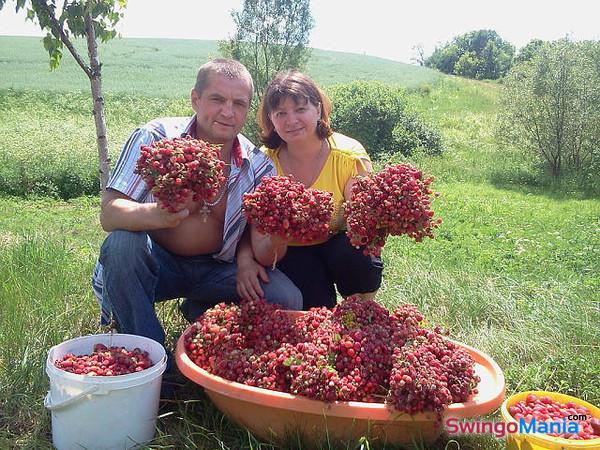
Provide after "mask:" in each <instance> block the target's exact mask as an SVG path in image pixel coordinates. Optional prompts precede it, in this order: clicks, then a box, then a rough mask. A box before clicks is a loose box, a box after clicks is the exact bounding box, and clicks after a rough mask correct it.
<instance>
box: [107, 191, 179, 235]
mask: <svg viewBox="0 0 600 450" xmlns="http://www.w3.org/2000/svg"><path fill="white" fill-rule="evenodd" d="M189 214H190V212H189V210H188V209H182V210H181V211H179V212H176V213H171V212H169V211H167V210H166V209H163V208H161V207H160V206H158V204H157V203H138V202H136V201H134V200H132V199H131V198H130V197H128V196H126V195H125V194H123V193H121V192H118V191H115V190H106V191H104V192H103V193H102V201H101V206H100V223H101V225H102V228H103V229H104V231H113V230H116V229H120V230H128V231H150V230H158V229H161V228H174V227H176V226H177V225H179V223H180V222H181V221H182V220H183V219H185V218H186V217H187V216H188V215H189Z"/></svg>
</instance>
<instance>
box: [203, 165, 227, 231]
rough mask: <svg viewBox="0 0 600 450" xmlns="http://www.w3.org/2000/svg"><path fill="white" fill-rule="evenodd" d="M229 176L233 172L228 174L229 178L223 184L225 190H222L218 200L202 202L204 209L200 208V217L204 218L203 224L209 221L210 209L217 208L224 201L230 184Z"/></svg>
mask: <svg viewBox="0 0 600 450" xmlns="http://www.w3.org/2000/svg"><path fill="white" fill-rule="evenodd" d="M229 175H231V170H230V171H229V173H228V174H227V177H226V178H225V182H224V183H223V189H221V193H220V194H219V196H218V197H217V199H216V200H215V201H212V202H209V201H207V200H203V201H202V208H200V211H199V213H200V215H201V216H202V222H206V221H207V220H208V215H209V214H210V209H211V208H212V207H214V206H217V204H218V203H219V202H220V201H221V200H223V196H224V195H225V192H226V191H227V187H228V186H227V185H228V184H229Z"/></svg>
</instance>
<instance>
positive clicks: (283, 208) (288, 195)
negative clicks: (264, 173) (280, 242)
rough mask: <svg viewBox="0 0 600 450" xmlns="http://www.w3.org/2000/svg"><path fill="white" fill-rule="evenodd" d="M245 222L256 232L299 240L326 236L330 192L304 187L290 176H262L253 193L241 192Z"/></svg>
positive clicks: (329, 215) (330, 211)
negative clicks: (253, 226)
mask: <svg viewBox="0 0 600 450" xmlns="http://www.w3.org/2000/svg"><path fill="white" fill-rule="evenodd" d="M243 210H244V213H245V215H246V218H247V219H248V223H250V224H254V225H256V227H257V229H258V231H259V232H261V233H263V234H272V235H277V236H281V237H283V238H287V239H291V240H295V241H298V242H302V243H310V242H314V241H316V240H319V239H324V238H326V237H327V234H328V232H329V222H330V221H331V215H332V211H333V200H332V194H331V192H324V191H319V190H318V189H311V188H306V187H305V186H304V185H303V184H302V183H299V182H297V181H294V180H293V179H292V178H290V177H284V176H273V177H264V178H263V179H262V180H261V182H260V184H259V185H258V186H257V188H256V190H255V191H254V192H253V193H247V194H244V203H243Z"/></svg>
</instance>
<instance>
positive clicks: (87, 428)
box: [44, 333, 167, 450]
mask: <svg viewBox="0 0 600 450" xmlns="http://www.w3.org/2000/svg"><path fill="white" fill-rule="evenodd" d="M98 343H102V344H104V345H106V346H113V345H114V346H119V347H125V348H127V349H128V350H133V349H134V348H136V347H138V348H140V349H142V350H145V351H147V352H148V353H149V354H150V359H151V360H152V363H153V364H154V365H153V366H152V367H149V368H148V369H145V370H142V371H141V372H135V373H130V374H127V375H117V376H100V377H98V376H88V375H77V374H74V373H70V372H66V371H64V370H61V369H59V368H58V367H56V366H55V365H54V362H55V361H56V360H57V359H61V358H62V357H64V356H65V355H66V354H67V353H73V354H75V355H82V354H90V353H92V352H93V348H94V345H95V344H98ZM166 362H167V356H166V353H165V349H164V348H163V346H162V345H160V344H159V343H158V342H156V341H153V340H152V339H149V338H146V337H142V336H134V335H131V334H116V333H115V334H95V335H90V336H83V337H79V338H75V339H71V340H69V341H65V342H63V343H62V344H59V345H55V346H54V347H52V348H51V349H50V352H49V353H48V359H47V360H46V373H47V374H48V377H50V391H48V395H46V399H45V400H44V405H45V406H46V408H48V409H49V410H50V411H51V412H52V443H53V444H54V446H55V447H56V448H57V449H58V450H71V449H78V450H81V449H90V450H93V449H98V450H99V449H102V450H113V449H114V450H117V449H118V450H121V449H128V448H132V447H135V446H137V445H141V444H144V443H146V442H148V441H150V440H152V438H153V437H154V433H155V427H156V416H157V413H158V403H159V400H160V386H161V382H162V374H163V372H164V371H165V368H166Z"/></svg>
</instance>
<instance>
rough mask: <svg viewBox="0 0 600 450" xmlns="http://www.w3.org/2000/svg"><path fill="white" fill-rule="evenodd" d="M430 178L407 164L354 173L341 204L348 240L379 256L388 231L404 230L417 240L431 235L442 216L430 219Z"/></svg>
mask: <svg viewBox="0 0 600 450" xmlns="http://www.w3.org/2000/svg"><path fill="white" fill-rule="evenodd" d="M432 181H433V178H431V177H425V176H424V175H423V172H421V171H420V170H419V169H417V168H416V167H413V166H411V165H410V164H397V165H393V166H388V167H386V168H385V169H384V170H382V171H381V172H379V173H377V174H374V175H372V176H369V177H357V181H356V183H354V185H353V186H352V195H351V197H350V201H348V202H346V203H345V204H344V213H345V216H346V219H347V222H348V230H347V232H346V233H347V235H348V237H349V238H350V243H351V244H352V245H354V246H356V247H357V248H358V247H361V246H363V247H364V249H363V252H364V253H365V254H367V255H368V254H371V255H376V256H379V255H380V254H381V249H382V248H383V246H384V245H385V240H386V238H387V236H388V235H394V236H399V235H403V234H405V235H407V236H410V237H411V238H413V239H415V240H416V241H417V242H420V241H421V240H422V239H423V238H424V237H426V236H428V237H430V238H433V229H434V228H436V227H438V226H439V224H440V223H441V219H438V220H434V219H433V210H432V209H431V197H432V195H433V192H432V190H431V189H430V188H429V185H430V184H431V182H432ZM436 195H437V194H436Z"/></svg>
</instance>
